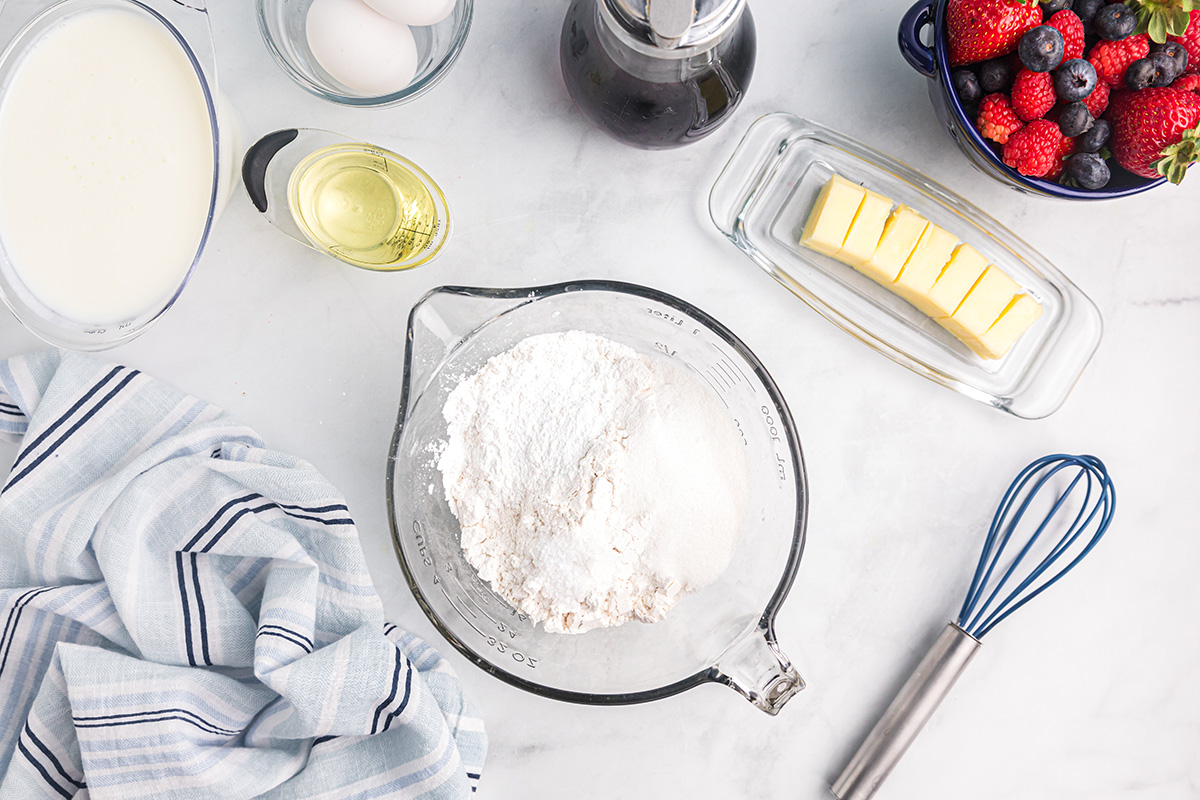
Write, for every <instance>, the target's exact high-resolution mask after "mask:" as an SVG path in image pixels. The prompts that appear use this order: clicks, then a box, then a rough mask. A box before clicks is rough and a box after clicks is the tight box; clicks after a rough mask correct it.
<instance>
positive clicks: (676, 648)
mask: <svg viewBox="0 0 1200 800" xmlns="http://www.w3.org/2000/svg"><path fill="white" fill-rule="evenodd" d="M571 330H582V331H586V332H588V333H594V334H597V335H600V336H604V337H607V338H609V339H612V340H615V341H617V342H620V343H622V344H625V345H627V346H629V347H632V348H633V349H634V350H637V351H638V352H640V353H643V354H646V355H653V356H655V357H657V358H668V359H671V360H673V361H675V362H676V363H678V364H679V365H680V366H682V367H684V368H685V369H688V370H690V371H692V372H693V373H694V374H696V375H697V376H698V377H699V378H700V379H701V381H702V383H704V384H705V385H707V386H708V387H709V388H710V389H711V390H712V392H713V393H714V394H715V395H716V396H717V397H719V398H720V400H721V401H722V402H723V403H724V404H725V405H726V406H727V407H728V408H729V410H730V413H731V415H732V416H733V417H734V419H735V420H736V422H737V424H738V427H739V428H740V429H741V431H742V434H743V439H744V441H745V446H746V456H747V462H748V465H749V468H750V479H751V480H750V496H749V498H748V503H747V514H746V519H745V523H744V526H743V527H744V538H743V540H742V543H741V544H740V545H739V547H738V549H737V551H736V552H735V554H734V556H733V559H732V561H731V562H730V564H729V567H728V569H727V570H726V571H725V573H724V574H723V575H722V576H721V577H720V578H719V579H718V580H717V582H716V583H714V584H712V585H710V586H708V587H707V588H705V589H702V590H700V591H699V592H697V593H695V594H693V595H690V596H688V597H685V598H684V599H683V600H681V601H680V602H679V604H678V605H676V606H675V607H674V608H673V609H672V610H671V611H670V613H668V614H667V616H666V618H665V619H663V620H662V621H660V622H656V623H653V624H642V623H637V622H631V623H627V624H625V625H621V626H619V627H615V628H599V629H595V630H591V631H588V632H587V633H583V634H578V635H565V634H557V633H548V632H546V631H545V630H544V629H542V628H541V627H540V626H535V625H533V624H532V623H531V622H530V620H529V619H528V618H527V617H526V616H525V615H524V614H521V613H519V612H517V611H516V610H515V609H513V608H512V607H510V606H509V605H508V604H507V603H506V602H505V601H504V599H503V598H501V597H500V596H499V595H498V594H496V593H495V592H493V591H492V590H491V588H490V587H489V586H488V585H487V584H486V583H485V582H483V581H482V580H480V579H479V577H478V575H477V574H476V573H475V571H474V569H473V568H472V567H471V566H470V564H468V563H467V561H466V559H465V558H464V556H463V552H462V548H461V546H460V544H459V539H460V528H459V525H458V521H457V520H456V519H455V518H454V515H453V514H452V513H451V511H450V509H449V507H448V506H447V504H446V501H445V499H444V494H443V492H442V488H441V487H442V483H441V473H440V472H438V470H437V467H436V454H437V453H438V452H440V448H439V443H440V442H444V441H445V440H446V421H445V419H444V417H443V416H442V408H443V406H444V405H445V402H446V397H447V396H448V395H449V393H450V392H451V391H452V390H453V389H454V387H455V386H456V385H457V384H458V382H459V381H461V380H463V379H464V378H466V377H467V376H469V375H471V374H473V373H474V372H475V371H476V370H477V369H478V368H479V367H481V366H482V365H483V364H484V363H485V362H486V361H487V359H488V358H490V357H492V356H494V355H497V354H499V353H502V352H504V351H506V350H508V349H509V348H511V347H512V346H514V345H515V344H516V343H517V342H519V341H521V340H522V339H524V338H526V337H528V336H532V335H537V334H543V333H554V332H563V331H571ZM407 341H408V344H407V350H406V353H405V383H404V393H403V396H402V398H401V404H400V414H399V419H398V421H397V425H396V431H395V435H394V438H393V441H392V450H391V458H390V459H389V462H388V488H387V500H388V513H389V519H390V522H391V526H392V534H393V538H394V540H395V544H396V550H397V553H398V555H399V558H400V563H401V566H402V568H403V570H404V574H405V577H406V578H407V580H408V583H409V586H410V588H411V589H412V591H413V594H414V595H415V596H416V599H417V601H418V603H419V604H420V605H421V607H422V608H423V609H424V611H425V613H426V614H427V615H428V616H429V618H430V619H431V620H432V621H433V623H434V624H435V625H436V626H437V628H438V630H439V631H440V632H441V633H442V634H443V635H444V636H445V637H446V638H447V639H448V640H449V641H450V643H451V644H453V645H454V646H455V647H456V648H458V649H459V650H460V651H461V652H462V653H463V654H464V655H465V656H466V657H467V658H469V659H470V660H471V661H472V662H474V663H475V664H476V665H478V666H479V667H480V668H482V669H484V670H486V671H487V672H489V673H491V674H492V675H494V676H496V677H498V678H500V679H502V680H504V681H506V682H508V683H510V684H513V685H515V686H518V687H520V688H522V689H526V690H528V691H531V692H535V693H537V694H541V695H544V696H547V697H552V698H556V699H559V700H567V701H571V702H578V703H591V704H621V703H638V702H644V701H647V700H655V699H658V698H662V697H667V696H669V695H672V694H676V693H678V692H681V691H684V690H686V689H690V688H692V687H694V686H698V685H700V684H702V683H708V682H715V683H723V684H725V685H728V686H730V687H732V688H733V689H735V690H736V691H737V692H738V693H740V694H741V695H742V696H744V697H745V698H747V699H748V700H750V701H751V702H752V703H754V705H755V706H757V707H758V708H760V709H762V710H763V711H765V712H767V713H770V714H775V713H778V711H779V710H780V709H781V708H782V707H783V705H784V703H786V702H787V701H788V699H790V698H791V697H792V696H794V695H795V694H796V693H797V692H798V691H800V690H801V689H802V688H803V687H804V683H803V681H802V680H801V679H800V676H799V675H798V674H797V672H796V670H795V669H794V668H793V666H792V664H791V662H790V661H789V660H788V658H787V657H786V656H785V655H784V654H783V652H782V651H781V650H780V648H779V646H778V644H777V643H776V637H775V631H774V619H775V615H776V612H777V611H778V610H779V607H780V606H781V605H782V603H783V601H784V598H785V597H786V596H787V593H788V590H789V589H790V588H791V585H792V582H793V580H794V579H795V576H796V571H797V568H798V567H799V564H800V557H801V553H802V551H803V546H804V536H805V524H806V518H807V511H808V488H807V481H806V478H805V473H804V461H803V456H802V454H801V451H800V443H799V440H798V438H797V436H796V431H795V428H794V426H793V423H792V419H791V414H790V412H789V411H788V408H787V404H786V403H785V402H784V400H783V398H782V396H781V395H780V392H779V389H778V388H777V387H776V386H775V383H774V382H773V381H772V380H771V378H770V376H769V375H768V374H767V372H766V370H765V369H764V368H763V366H762V364H761V363H760V362H759V361H758V359H757V358H755V356H754V355H753V354H752V353H751V352H750V351H749V350H748V349H747V348H746V347H745V345H743V344H742V342H741V341H740V340H739V339H738V338H737V337H736V336H734V335H733V334H732V333H731V332H730V331H729V330H728V329H726V328H725V327H724V326H722V325H721V324H720V323H718V322H717V321H716V320H714V319H712V318H711V317H709V316H708V315H707V314H705V313H704V312H702V311H700V310H699V309H696V308H694V307H693V306H691V305H689V304H687V303H685V302H683V301H682V300H678V299H676V298H674V297H671V296H669V295H666V294H662V293H660V292H657V291H654V290H652V289H647V288H644V287H640V286H634V285H630V284H621V283H612V282H607V281H581V282H576V283H570V284H560V285H557V286H545V287H538V288H533V289H467V288H461V287H443V288H440V289H435V290H433V291H432V292H430V293H429V294H428V295H426V296H425V298H424V299H423V300H421V301H420V302H419V303H418V304H417V305H416V306H415V307H414V308H413V311H412V314H411V316H410V317H409V325H408V337H407Z"/></svg>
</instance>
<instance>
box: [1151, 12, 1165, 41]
mask: <svg viewBox="0 0 1200 800" xmlns="http://www.w3.org/2000/svg"><path fill="white" fill-rule="evenodd" d="M1146 33H1148V34H1150V39H1151V40H1153V41H1155V42H1157V43H1158V44H1163V43H1165V42H1166V41H1167V20H1166V19H1165V18H1164V17H1163V16H1162V15H1161V14H1155V15H1153V16H1151V17H1150V24H1149V25H1147V26H1146Z"/></svg>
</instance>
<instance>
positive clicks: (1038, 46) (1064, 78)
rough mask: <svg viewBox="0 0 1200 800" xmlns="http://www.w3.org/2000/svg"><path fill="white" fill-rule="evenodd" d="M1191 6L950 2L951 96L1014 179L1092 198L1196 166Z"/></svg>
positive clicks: (1199, 123)
mask: <svg viewBox="0 0 1200 800" xmlns="http://www.w3.org/2000/svg"><path fill="white" fill-rule="evenodd" d="M1193 3H1195V4H1196V5H1197V6H1200V0H1126V2H1115V3H1112V2H1108V0H1047V2H1041V3H1038V2H1036V0H949V2H948V4H947V6H946V28H947V30H946V41H947V45H948V55H949V58H950V67H951V70H952V76H951V77H952V83H953V88H954V91H955V94H956V95H957V96H958V99H959V101H960V102H961V104H962V105H963V107H964V109H966V111H967V114H968V115H969V116H970V117H971V118H972V119H973V120H974V122H975V127H976V129H977V130H978V131H979V132H980V134H981V135H982V136H983V138H985V139H987V140H989V141H990V142H991V143H992V145H993V147H994V148H995V149H996V151H997V152H998V154H999V155H1000V157H1001V158H1002V159H1003V160H1004V163H1005V164H1006V165H1008V166H1009V167H1010V168H1012V169H1014V170H1016V171H1017V172H1019V173H1021V174H1022V175H1027V176H1029V177H1034V178H1044V179H1047V180H1060V181H1062V182H1063V183H1066V184H1069V185H1073V186H1078V187H1082V188H1084V189H1100V188H1103V187H1104V186H1106V185H1107V184H1108V182H1109V181H1110V180H1111V178H1112V173H1113V169H1114V168H1117V171H1118V172H1120V171H1122V170H1123V171H1124V172H1127V173H1132V174H1133V175H1136V176H1138V177H1141V178H1158V177H1166V178H1168V179H1169V180H1170V181H1172V182H1173V183H1178V182H1179V181H1180V180H1182V179H1183V176H1184V174H1185V173H1186V171H1187V167H1188V165H1189V164H1191V163H1193V162H1195V161H1198V160H1200V8H1196V9H1195V10H1193V8H1192V7H1193Z"/></svg>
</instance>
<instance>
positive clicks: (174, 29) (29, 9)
mask: <svg viewBox="0 0 1200 800" xmlns="http://www.w3.org/2000/svg"><path fill="white" fill-rule="evenodd" d="M98 9H116V10H122V11H131V12H134V13H136V14H139V15H141V16H144V17H145V18H147V19H150V20H152V21H153V22H155V23H156V24H161V25H162V26H163V28H165V29H166V31H167V32H168V33H169V34H170V36H171V38H172V39H173V40H175V41H176V42H177V43H178V44H179V47H180V48H181V49H182V50H183V52H184V54H185V55H186V56H187V59H188V61H189V63H190V64H191V66H192V68H193V69H194V70H195V73H196V80H197V81H198V82H199V84H200V88H201V90H202V92H203V95H204V102H205V105H206V106H207V110H208V119H209V127H210V129H211V133H212V147H213V177H212V187H211V193H210V196H209V198H208V215H207V217H206V218H205V221H204V230H203V232H202V234H201V236H200V240H199V243H198V244H197V246H196V253H195V255H194V256H193V258H192V263H191V266H190V267H189V268H188V270H187V272H186V273H184V275H183V277H182V279H181V280H180V283H179V286H178V288H176V289H175V291H174V292H173V293H172V294H171V296H170V297H169V298H167V299H166V300H164V301H163V302H162V303H160V304H156V305H153V306H151V307H149V308H146V309H144V310H142V311H141V312H139V313H138V314H137V315H135V316H133V317H131V318H128V319H123V320H119V321H116V322H107V323H104V324H96V323H92V322H88V321H81V320H75V319H69V318H67V317H64V316H63V315H61V314H59V313H58V312H57V311H55V310H54V309H52V308H50V307H49V306H47V305H46V304H45V303H43V302H42V301H41V300H40V299H39V298H38V297H36V296H35V295H34V294H33V292H32V291H31V290H30V289H29V288H28V287H27V286H26V285H25V283H24V282H23V281H22V280H21V276H20V275H19V274H18V272H17V271H16V268H15V267H14V266H13V264H12V262H11V261H10V259H9V257H8V254H7V253H6V252H5V251H4V249H3V242H2V241H0V300H2V301H3V302H4V304H5V305H6V306H8V308H9V309H10V310H11V311H12V312H13V314H14V315H15V316H16V317H17V319H19V320H20V321H21V324H23V325H24V326H25V327H26V328H28V329H29V330H30V331H32V332H33V333H35V334H36V335H37V336H39V337H40V338H42V339H44V340H45V341H47V342H49V343H50V344H53V345H56V346H58V347H67V348H71V349H73V350H85V351H96V350H105V349H108V348H110V347H116V346H117V345H121V344H125V343H126V342H128V341H130V340H132V339H134V338H136V337H137V336H140V335H141V334H142V333H144V332H145V331H146V329H147V328H148V327H150V325H151V324H153V323H154V322H155V321H156V320H158V319H159V318H160V317H161V316H162V315H163V314H165V313H166V312H167V310H168V309H170V308H171V306H173V305H174V304H175V302H176V301H177V300H178V299H179V296H180V295H181V294H182V293H183V290H184V288H185V287H186V286H187V284H188V281H189V280H190V279H191V277H192V273H193V272H195V270H196V264H197V263H199V261H200V256H201V255H202V254H203V253H204V247H205V245H206V244H207V242H208V237H209V234H210V232H211V231H212V226H213V223H214V222H215V221H216V218H217V216H218V215H219V214H220V213H221V210H222V209H223V207H224V203H225V201H226V200H228V198H229V193H230V191H231V190H232V187H233V172H232V164H233V163H234V158H233V153H234V151H235V149H240V145H238V144H237V138H238V131H237V123H236V119H235V118H234V115H233V112H232V109H231V108H230V107H229V105H228V103H226V102H224V100H223V98H222V97H221V96H220V95H219V93H218V91H217V69H216V61H215V56H214V48H213V41H212V32H211V29H210V27H209V20H208V12H207V10H206V7H205V2H204V0H189V3H188V4H186V5H185V4H182V3H179V2H178V0H60V2H55V3H50V2H47V0H7V2H0V41H4V42H6V43H7V44H6V46H5V49H4V52H3V54H0V87H4V86H6V85H7V84H8V82H9V81H11V80H12V76H13V74H14V72H15V71H16V70H17V69H18V68H19V67H20V65H21V61H22V58H23V57H24V56H25V55H26V54H27V53H28V52H29V49H30V48H31V47H33V46H34V45H36V44H37V43H38V41H39V40H40V39H41V37H42V35H43V34H44V33H45V32H46V31H47V30H50V29H52V28H53V27H54V26H55V25H58V24H60V23H62V22H63V21H64V20H66V19H68V18H69V17H72V16H74V15H76V14H86V13H90V12H92V11H95V10H98ZM2 98H3V90H2V89H0V99H2ZM135 247H136V243H131V244H130V248H131V249H133V248H135ZM81 257H85V258H86V255H85V256H81Z"/></svg>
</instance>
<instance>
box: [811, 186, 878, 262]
mask: <svg viewBox="0 0 1200 800" xmlns="http://www.w3.org/2000/svg"><path fill="white" fill-rule="evenodd" d="M866 194H867V190H866V189H864V188H863V187H861V186H859V185H858V184H857V183H851V182H850V181H848V180H846V179H845V178H843V177H842V176H840V175H834V176H833V177H832V178H830V179H829V182H828V183H826V184H825V186H824V187H822V189H821V193H820V194H819V195H817V201H816V202H815V203H813V207H812V211H810V212H809V213H808V222H806V223H805V225H804V233H803V234H801V236H800V244H802V245H804V246H805V247H811V248H812V249H813V250H816V251H817V252H819V253H824V254H825V255H827V256H832V255H834V254H836V253H837V252H838V251H839V250H841V249H842V245H843V244H844V243H845V242H846V234H848V233H849V232H850V225H851V224H852V223H853V222H854V216H855V215H856V214H857V213H858V207H859V206H860V205H862V201H863V197H865V196H866Z"/></svg>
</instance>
